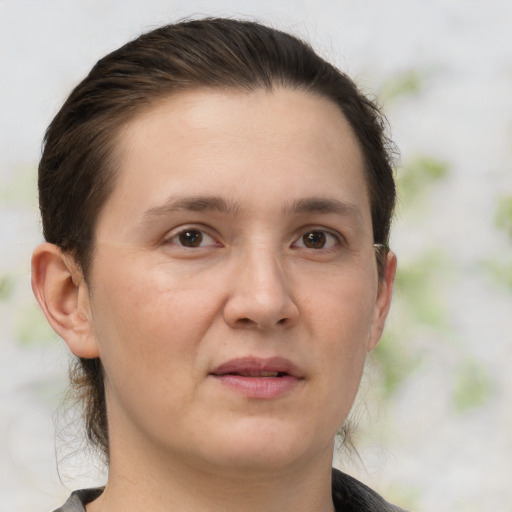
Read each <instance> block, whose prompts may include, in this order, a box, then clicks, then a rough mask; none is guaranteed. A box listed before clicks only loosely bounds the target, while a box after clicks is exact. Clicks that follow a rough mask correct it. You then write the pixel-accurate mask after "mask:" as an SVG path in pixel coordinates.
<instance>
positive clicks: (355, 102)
mask: <svg viewBox="0 0 512 512" xmlns="http://www.w3.org/2000/svg"><path fill="white" fill-rule="evenodd" d="M278 87H282V88H291V89H299V90H303V91H306V92H310V93H312V94H315V95H318V96H321V97H324V98H327V99H328V100H330V101H331V102H332V103H333V104H334V105H337V106H338V108H339V109H340V111H341V112H342V113H343V115H344V116H345V118H346V119H347V121H348V122H349V124H350V126H351V128H352V130H353V132H354V133H355V135H356V138H357V140H358V143H359V146H360V149H361V151H362V154H363V156H364V161H365V173H366V183H367V187H368V194H369V200H370V207H371V217H372V225H373V236H374V242H375V243H377V244H382V245H383V246H384V248H385V249H387V247H388V242H389V231H390V225H391V219H392V214H393V210H394V205H395V200H396V192H395V183H394V179H393V157H394V151H393V146H392V143H391V141H390V140H389V139H388V137H387V136H386V121H385V118H384V116H383V115H382V113H381V111H380V109H379V108H378V106H377V105H376V103H375V102H373V101H372V100H370V99H369V98H367V97H366V96H365V95H364V94H362V93H361V92H360V91H359V90H358V88H357V86H356V85H355V83H354V82H353V81H352V80H351V79H350V78H349V77H348V76H347V75H345V74H344V73H342V72H341V71H339V70H338V69H336V68H335V67H334V66H333V65H331V64H330V63H328V62H327V61H325V60H324V59H322V58H321V57H319V56H318V55H317V54H316V53H315V52H314V51H313V49H312V48H311V47H310V46H309V45H308V44H307V43H305V42H304V41H302V40H300V39H298V38H297V37H294V36H292V35H290V34H287V33H284V32H281V31H279V30H275V29H273V28H270V27H266V26H263V25H260V24H258V23H255V22H250V21H239V20H233V19H221V18H206V19H201V20H189V21H184V22H180V23H176V24H170V25H166V26H163V27H160V28H157V29H156V30H153V31H151V32H148V33H145V34H142V35H141V36H139V37H138V38H136V39H135V40H133V41H131V42H129V43H127V44H125V45H124V46H122V47H121V48H119V49H117V50H115V51H113V52H112V53H110V54H109V55H107V56H105V57H104V58H102V59H101V60H99V61H98V62H97V63H96V65H95V66H94V67H93V68H92V70H91V71H90V73H89V74H88V75H87V76H86V77H85V79H83V80H82V81H81V82H80V83H79V84H78V85H77V86H76V87H75V88H74V90H73V91H72V92H71V94H70V96H69V97H68V98H67V100H66V101H65V103H64V105H63V106H62V108H61V109H60V111H59V112H58V113H57V115H56V116H55V118H54V119H53V121H52V122H51V124H50V126H49V127H48V130H47V131H46V135H45V138H44V145H43V152H42V157H41V161H40V164H39V180H38V185H39V206H40V210H41V216H42V224H43V234H44V237H45V239H46V241H48V242H50V243H53V244H55V245H57V246H58V247H60V248H61V250H62V251H64V252H67V253H69V254H71V255H72V256H73V257H74V258H75V260H76V262H77V263H78V265H79V266H80V268H81V270H82V272H83V275H84V278H85V279H86V281H87V279H88V275H89V272H90V267H91V260H92V257H93V252H94V235H95V227H96V222H97V218H98V215H99V212H100V211H101V209H102V207H103V205H104V204H105V202H106V201H107V199H108V198H109V195H110V194H111V192H112V190H113V187H114V185H115V180H116V175H117V173H118V172H119V169H117V168H116V158H115V154H116V153H115V149H116V143H117V138H118V135H119V133H120V131H121V129H122V127H123V126H125V125H126V124H127V123H128V122H129V121H130V120H132V119H133V118H135V117H136V116H137V115H139V114H140V113H142V112H144V111H145V110H147V109H148V108H150V107H152V106H153V105H155V103H156V102H158V101H159V100H161V99H163V98H165V97H168V96H170V95H174V94H179V92H180V91H185V90H191V89H198V88H214V89H215V88H217V89H219V88H221V89H225V90H228V91H229V90H233V91H241V92H243V91H247V92H250V91H254V90H257V89H265V90H269V91H271V90H273V89H275V88H278ZM386 252H387V250H384V251H380V250H379V251H377V253H376V254H377V267H378V272H379V278H382V275H383V271H384V268H385V258H386ZM70 377H71V385H72V388H73V389H74V391H75V393H76V395H77V396H78V399H79V401H80V402H81V404H82V407H83V411H84V420H85V428H86V431H87V436H88V438H89V440H90V441H91V443H92V444H93V445H94V446H95V447H97V448H99V450H100V452H102V454H103V455H104V456H105V458H106V460H107V461H108V452H109V438H108V421H107V412H106V402H105V390H104V382H103V371H102V365H101V362H100V361H99V359H82V358H79V359H77V360H76V361H75V364H74V365H73V366H72V368H71V371H70Z"/></svg>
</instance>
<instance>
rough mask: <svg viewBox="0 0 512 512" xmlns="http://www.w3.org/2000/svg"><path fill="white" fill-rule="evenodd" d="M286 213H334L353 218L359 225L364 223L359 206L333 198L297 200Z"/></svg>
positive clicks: (288, 207)
mask: <svg viewBox="0 0 512 512" xmlns="http://www.w3.org/2000/svg"><path fill="white" fill-rule="evenodd" d="M285 213H299V214H301V213H325V214H329V213H334V214H336V215H342V216H344V217H352V218H353V219H354V220H356V221H357V222H358V223H359V224H362V223H363V214H362V212H361V210H360V209H359V207H358V206H357V205H355V204H353V203H345V202H342V201H339V200H338V199H331V198H323V197H305V198H302V199H296V200H295V201H293V202H292V203H291V204H289V205H287V206H286V208H285Z"/></svg>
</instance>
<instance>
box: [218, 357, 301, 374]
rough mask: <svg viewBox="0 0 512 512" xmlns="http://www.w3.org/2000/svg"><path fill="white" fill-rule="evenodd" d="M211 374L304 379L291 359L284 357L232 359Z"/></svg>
mask: <svg viewBox="0 0 512 512" xmlns="http://www.w3.org/2000/svg"><path fill="white" fill-rule="evenodd" d="M211 374H212V375H216V376H223V375H240V376H242V377H254V378H258V377H259V378H268V377H270V378H280V377H284V376H290V377H294V378H296V379H301V378H302V376H301V373H300V371H299V369H298V368H297V366H296V365H294V364H293V363H292V362H291V361H290V360H289V359H285V358H283V357H272V358H270V359H259V358H255V357H244V358H240V359H232V360H231V361H227V362H226V363H223V364H221V365H220V366H218V367H217V368H215V370H213V371H212V372H211Z"/></svg>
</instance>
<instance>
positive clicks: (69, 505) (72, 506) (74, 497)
mask: <svg viewBox="0 0 512 512" xmlns="http://www.w3.org/2000/svg"><path fill="white" fill-rule="evenodd" d="M102 492H103V487H97V488H95V489H82V490H80V491H75V492H73V493H72V494H71V496H70V497H69V498H68V500H67V501H66V503H64V505H62V507H60V508H58V509H57V510H54V511H53V512H85V505H87V503H90V502H91V501H94V500H95V499H96V498H97V497H98V496H99V495H100V494H101V493H102Z"/></svg>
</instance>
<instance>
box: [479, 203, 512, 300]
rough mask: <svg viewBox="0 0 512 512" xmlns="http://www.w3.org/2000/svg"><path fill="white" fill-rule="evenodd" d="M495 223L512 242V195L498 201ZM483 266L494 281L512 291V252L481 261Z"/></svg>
mask: <svg viewBox="0 0 512 512" xmlns="http://www.w3.org/2000/svg"><path fill="white" fill-rule="evenodd" d="M494 224H495V226H496V227H497V228H498V229H499V230H500V231H502V232H503V233H504V234H505V236H506V237H507V238H508V241H509V242H510V243H511V244H512V196H508V195H506V196H502V197H499V198H498V199H497V201H496V212H495V214H494ZM481 267H482V268H483V270H484V271H485V272H486V274H487V275H488V276H490V277H491V279H492V280H493V282H494V283H495V284H497V285H498V286H500V287H504V288H505V289H506V290H508V291H509V292H512V253H511V251H508V253H507V254H496V255H495V256H494V257H493V258H487V259H485V260H483V261H482V262H481Z"/></svg>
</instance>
